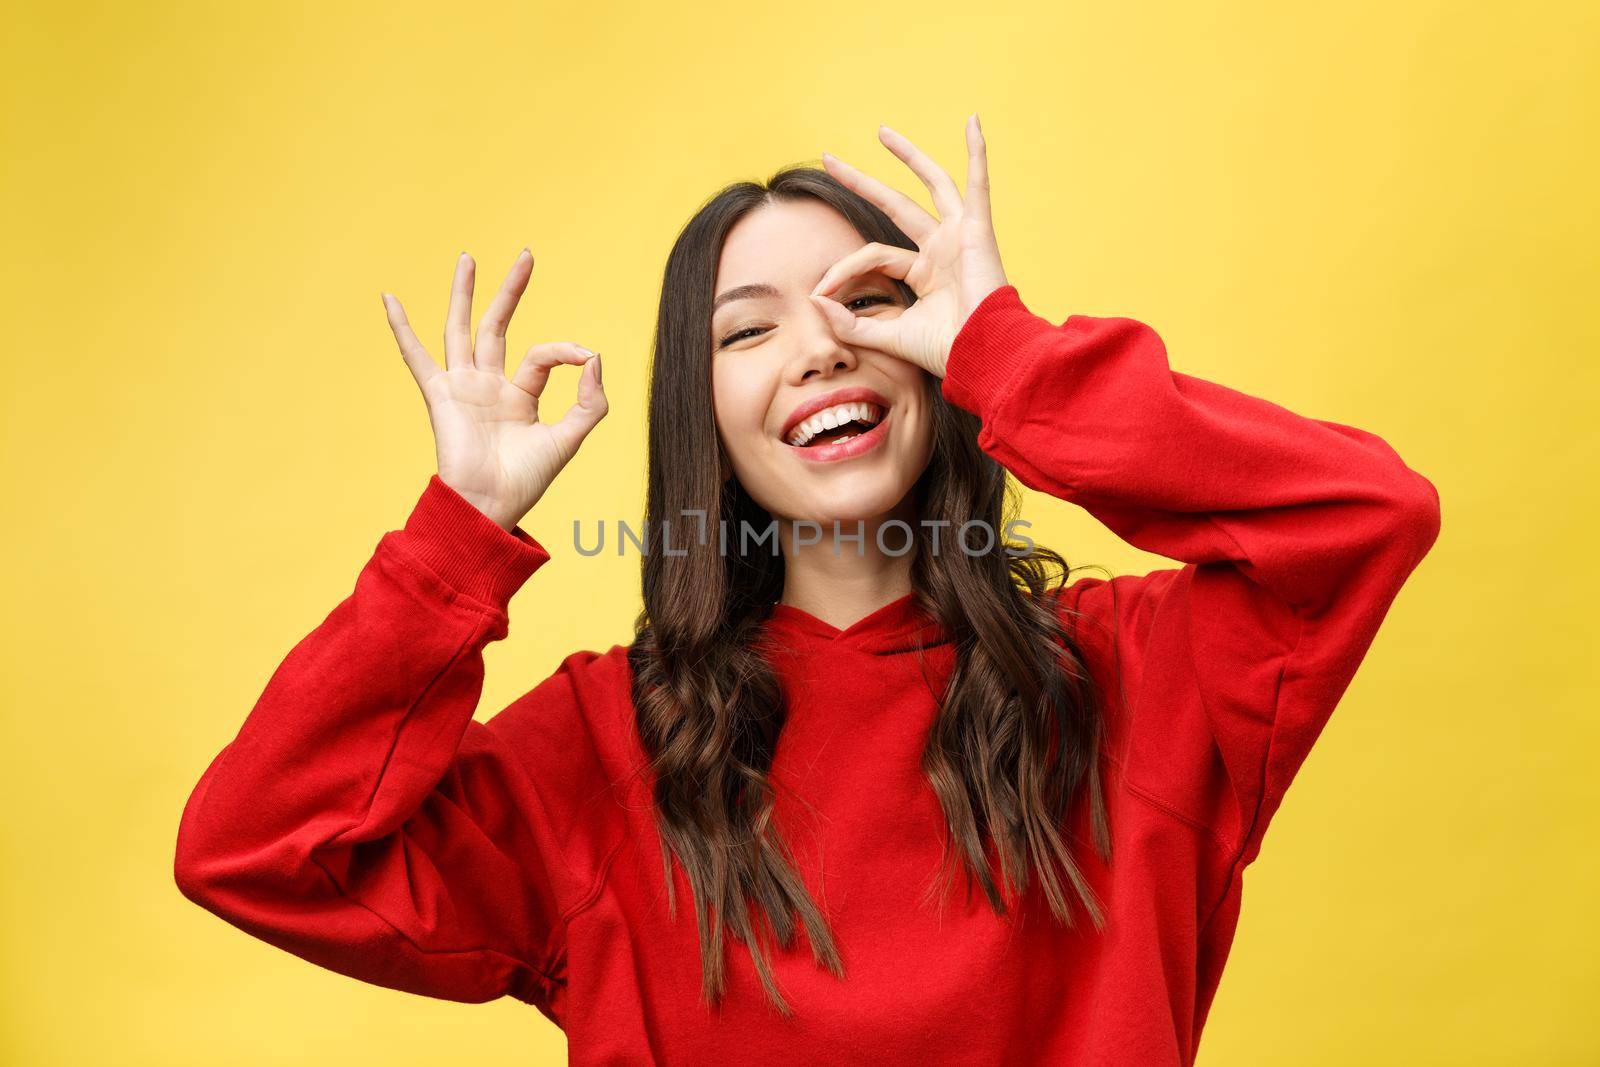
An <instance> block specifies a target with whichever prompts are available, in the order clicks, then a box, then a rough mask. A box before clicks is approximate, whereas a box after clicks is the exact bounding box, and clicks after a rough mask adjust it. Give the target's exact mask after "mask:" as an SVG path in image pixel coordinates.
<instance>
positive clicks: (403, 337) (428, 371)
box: [383, 293, 439, 388]
mask: <svg viewBox="0 0 1600 1067" xmlns="http://www.w3.org/2000/svg"><path fill="white" fill-rule="evenodd" d="M383 310H384V312H385V313H386V314H387V315H388V317H389V329H390V330H392V331H393V332H394V339H395V343H396V344H398V345H399V346H400V358H401V359H404V360H405V361H406V367H407V368H409V369H410V371H411V377H413V378H415V379H416V382H417V387H418V388H421V387H422V386H424V385H426V384H427V382H428V379H429V378H432V377H433V376H434V375H435V374H438V373H439V364H437V363H435V362H434V361H433V357H432V356H430V355H428V350H427V349H425V348H423V347H422V342H421V341H419V340H417V335H416V333H415V332H413V331H412V329H411V323H410V322H409V321H407V320H406V311H405V308H403V307H401V306H400V301H398V300H396V299H395V298H394V297H392V296H390V295H389V294H388V293H384V294H383Z"/></svg>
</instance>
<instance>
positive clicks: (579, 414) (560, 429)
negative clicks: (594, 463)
mask: <svg viewBox="0 0 1600 1067" xmlns="http://www.w3.org/2000/svg"><path fill="white" fill-rule="evenodd" d="M609 410H610V404H609V403H607V401H606V391H605V388H604V386H602V385H601V384H600V354H599V353H598V352H597V353H595V354H594V355H593V356H590V357H589V359H588V361H587V362H585V363H584V365H583V373H582V374H581V375H580V376H579V378H578V399H577V400H576V401H575V402H574V403H573V405H572V406H571V407H570V408H568V409H567V411H566V414H564V415H562V416H561V420H560V421H559V422H557V423H556V424H555V425H553V426H551V427H550V432H551V433H552V434H554V435H555V438H556V440H557V442H558V443H559V444H560V446H561V451H562V452H563V453H564V454H566V455H568V456H571V455H573V454H574V453H575V452H577V451H578V446H579V445H581V444H583V439H584V438H585V437H588V436H589V431H590V430H593V429H594V428H595V427H596V426H597V425H599V423H600V420H601V419H603V418H605V417H606V412H607V411H609Z"/></svg>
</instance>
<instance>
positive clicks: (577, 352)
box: [511, 341, 594, 400]
mask: <svg viewBox="0 0 1600 1067" xmlns="http://www.w3.org/2000/svg"><path fill="white" fill-rule="evenodd" d="M593 356H594V353H593V352H591V351H590V350H589V349H587V348H584V347H583V346H582V345H580V344H576V343H574V342H572V341H547V342H545V343H544V344H537V345H534V346H533V347H532V348H530V349H528V354H527V355H525V356H523V357H522V364H521V365H520V366H518V367H517V373H516V374H514V375H512V377H511V384H512V385H514V386H516V387H517V388H518V389H521V390H522V391H523V392H525V393H527V394H529V395H530V396H532V397H533V398H534V400H538V399H539V395H540V394H541V393H543V392H544V387H545V383H547V382H548V381H549V380H550V371H551V370H552V369H553V368H555V367H557V366H559V365H560V364H562V363H567V364H571V365H572V366H578V365H580V364H582V363H587V362H588V361H589V360H590V359H591V358H593Z"/></svg>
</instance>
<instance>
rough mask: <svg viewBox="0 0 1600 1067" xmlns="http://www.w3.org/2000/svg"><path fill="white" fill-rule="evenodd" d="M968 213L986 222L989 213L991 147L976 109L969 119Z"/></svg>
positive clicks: (988, 219) (989, 221)
mask: <svg viewBox="0 0 1600 1067" xmlns="http://www.w3.org/2000/svg"><path fill="white" fill-rule="evenodd" d="M966 205H967V214H968V215H970V216H971V217H973V218H975V219H981V220H982V221H983V222H985V223H992V220H991V218H990V215H989V149H988V146H987V145H986V144H985V142H984V140H983V127H982V126H980V125H979V124H978V113H977V112H976V111H974V112H973V113H972V117H971V118H970V119H968V120H967V200H966Z"/></svg>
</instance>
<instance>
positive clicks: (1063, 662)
mask: <svg viewBox="0 0 1600 1067" xmlns="http://www.w3.org/2000/svg"><path fill="white" fill-rule="evenodd" d="M806 197H809V198H812V199H815V200H819V201H821V202H822V203H824V204H827V205H828V206H830V207H832V208H834V209H835V210H836V211H838V212H839V213H840V214H841V215H843V216H844V217H845V219H846V220H848V221H849V222H850V223H851V225H853V226H854V227H855V229H856V231H857V232H858V233H860V235H861V236H862V238H863V239H864V240H866V241H880V242H883V243H885V244H892V245H898V246H900V247H903V248H915V247H916V244H915V242H913V241H912V240H911V239H910V238H908V237H907V236H906V235H905V234H904V233H902V232H901V231H900V229H899V227H897V226H895V224H894V223H893V222H891V221H890V220H889V218H888V217H887V216H886V215H885V214H884V213H883V212H882V211H880V210H879V209H878V208H877V207H875V206H874V205H872V204H871V203H869V202H868V201H866V200H865V199H863V198H862V197H860V196H858V195H857V194H855V193H854V192H852V191H850V190H849V189H847V188H845V187H844V186H843V185H841V184H840V183H839V182H837V181H836V180H834V178H833V177H832V176H830V175H829V174H827V172H825V171H822V170H817V169H814V168H810V167H790V168H786V169H784V170H781V171H779V172H778V173H777V174H775V175H773V176H772V177H771V178H770V179H768V180H767V181H766V182H765V183H764V184H763V183H757V182H738V183H735V184H733V185H730V186H728V187H727V188H725V189H723V190H722V191H721V192H719V193H717V194H716V195H715V196H714V197H712V198H711V199H710V200H708V201H707V202H706V203H705V204H704V206H702V207H701V208H700V210H699V211H697V212H696V213H695V215H694V217H693V218H691V219H690V220H689V222H688V224H687V225H686V226H685V227H684V229H683V231H682V233H681V234H680V235H679V236H678V239H677V241H676V242H675V243H674V245H673V248H672V251H671V254H670V255H669V256H668V258H667V265H666V273H665V278H664V280H663V283H662V287H661V305H660V311H659V317H658V320H657V325H656V336H655V351H654V356H653V363H652V369H651V378H650V401H649V407H650V426H649V440H650V444H649V476H648V486H649V487H648V497H647V502H646V512H645V530H646V533H645V538H644V549H645V550H644V553H643V560H644V563H643V586H644V589H643V592H644V608H643V610H642V611H641V612H640V614H639V618H638V622H637V624H636V631H637V632H636V638H635V640H634V642H633V645H632V647H631V648H630V649H629V662H630V665H631V668H632V675H633V690H632V695H633V703H634V708H635V711H636V715H637V723H638V731H639V735H640V739H641V741H642V743H643V745H644V749H645V752H646V753H647V754H648V755H649V757H650V761H651V762H650V770H651V771H652V772H653V775H654V779H655V785H654V801H655V815H656V823H657V826H658V828H659V830H660V836H661V849H662V862H663V864H664V866H665V869H666V881H667V901H668V907H669V909H670V910H671V911H672V913H673V914H676V904H675V901H674V894H673V871H672V861H673V858H674V857H676V858H677V860H678V862H679V863H680V864H681V865H682V867H683V870H684V873H685V875H686V876H687V878H688V882H689V885H690V887H691V889H692V892H693V896H694V905H695V916H696V920H697V927H698V931H699V938H700V950H701V979H702V982H701V988H702V994H703V995H704V997H705V999H706V1000H707V1001H709V1002H711V1003H713V1004H715V1003H717V1002H718V1001H720V999H721V997H722V995H723V992H724V985H725V963H724V960H725V956H724V952H725V948H726V944H725V942H726V937H727V935H729V934H731V935H732V936H733V937H734V938H737V939H738V940H740V941H742V942H744V944H745V945H746V946H747V948H748V949H749V951H750V954H751V957H752V959H753V961H754V964H755V968H756V971H757V973H758V975H759V976H760V979H761V983H762V985H763V987H764V988H765V989H766V992H767V995H768V996H769V997H770V998H771V1001H772V1003H773V1004H774V1005H775V1006H776V1007H777V1008H778V1009H779V1010H780V1011H782V1012H784V1013H785V1014H787V1013H788V1012H789V1011H790V1009H789V1006H788V1004H787V1003H786V1002H785V1001H784V999H783V997H782V995H781V994H780V993H779V991H778V989H777V985H776V983H775V982H774V981H773V977H772V970H771V966H770V963H769V960H768V955H767V953H768V948H767V945H766V940H767V933H766V932H759V933H758V926H759V921H760V918H761V917H764V918H765V921H766V923H767V924H768V925H769V926H770V935H771V937H773V938H775V939H776V941H777V942H778V944H780V945H782V946H783V947H784V948H788V947H790V946H791V945H792V944H793V941H794V935H795V932H796V930H797V921H798V925H799V926H803V927H804V928H805V933H806V938H807V940H808V941H809V942H810V944H811V949H812V954H813V956H814V957H815V958H816V961H817V962H818V963H819V964H820V965H821V966H823V967H826V968H827V969H828V970H830V971H831V972H833V973H834V974H835V975H837V976H839V977H841V978H842V977H843V976H844V966H843V963H842V962H841V960H840V958H839V952H838V949H837V948H836V946H835V945H834V942H833V937H832V935H831V933H830V931H829V928H828V923H827V922H826V920H825V919H824V918H823V916H822V914H821V913H820V911H819V910H818V908H817V906H816V904H815V902H814V901H813V900H812V899H811V895H810V893H809V892H808V891H807V890H806V887H805V885H804V883H803V882H802V880H801V878H800V876H799V874H798V872H797V871H796V869H795V866H794V863H793V857H792V854H791V853H790V852H789V850H788V848H787V846H786V845H785V843H784V841H783V838H782V835H781V833H780V832H779V827H778V826H777V825H776V824H775V822H774V819H773V813H774V804H773V800H774V794H773V788H772V785H771V783H770V782H769V780H768V771H769V770H770V769H771V766H772V759H773V754H774V751H775V749H776V746H777V741H778V734H779V731H780V730H781V729H782V727H783V722H784V718H785V715H786V710H787V709H786V708H785V706H784V699H783V693H782V691H781V689H780V687H779V684H778V680H777V678H776V676H775V674H774V672H773V669H772V667H771V665H770V664H769V663H768V662H767V660H766V659H765V658H764V656H763V655H762V654H761V653H760V652H759V651H758V650H757V648H756V647H755V642H756V638H757V637H758V636H759V633H760V629H761V625H762V623H763V622H764V621H765V619H766V618H767V616H768V614H769V613H770V611H771V609H772V606H773V604H774V603H775V602H776V601H777V600H778V598H779V597H780V596H781V594H782V592H783V559H782V557H781V555H779V554H777V553H775V552H772V551H770V550H765V549H760V548H758V549H757V550H756V551H753V552H750V553H748V554H741V553H740V552H738V551H733V550H731V549H730V550H729V551H726V552H724V551H722V550H721V548H720V546H719V540H720V538H719V537H718V535H717V533H716V531H718V530H719V529H720V527H719V526H718V523H719V521H724V520H725V521H726V522H727V523H728V524H729V525H728V529H729V530H730V531H738V530H739V529H740V525H739V524H740V523H741V522H749V523H750V524H751V527H752V528H753V529H756V530H763V529H765V528H766V526H767V524H768V522H769V521H770V516H769V515H768V514H767V512H766V511H765V510H764V509H763V508H762V507H761V506H760V505H759V504H757V503H756V502H755V501H754V500H753V499H752V498H751V497H750V496H749V495H748V494H747V493H746V492H745V491H744V489H743V487H742V486H741V485H740V484H739V481H738V478H737V477H728V478H727V479H726V480H724V478H723V468H722V459H721V446H720V444H719V441H718V437H717V431H716V424H715V421H714V418H713V407H712V397H711V355H712V338H711V302H712V298H713V295H714V294H713V287H714V286H715V284H716V277H717V266H718V263H719V261H720V258H721V254H722V246H723V242H724V240H725V239H726V237H727V235H728V232H729V230H731V229H732V227H733V225H734V224H735V223H736V222H738V221H739V220H740V219H741V218H743V217H744V216H745V215H746V214H748V213H749V212H750V211H752V210H754V209H756V208H758V207H760V206H762V205H764V204H768V203H771V202H774V201H785V200H796V199H800V198H806ZM897 284H899V287H900V291H901V295H902V296H903V297H904V298H905V299H906V301H907V302H908V303H909V302H911V301H913V300H915V299H916V295H915V294H914V293H913V292H912V291H911V290H910V288H909V287H907V286H905V285H904V284H903V283H897ZM927 387H928V394H929V401H930V405H931V411H932V419H933V428H934V448H933V455H932V458H931V459H930V461H929V463H928V466H927V468H926V470H925V471H924V472H923V474H922V475H921V477H920V478H919V479H918V481H917V484H916V486H915V487H914V489H913V494H914V500H915V503H916V506H917V514H918V516H919V517H920V518H921V519H924V520H946V521H948V522H949V523H950V525H949V526H948V527H946V528H947V529H950V530H955V529H958V528H959V527H960V526H961V524H963V523H966V522H969V521H985V522H987V523H988V524H989V529H991V530H994V531H996V532H997V538H998V536H999V535H998V531H1001V530H1003V529H1006V525H1005V522H1006V520H1008V519H1009V518H1010V517H1012V516H1014V515H1015V513H1016V504H1017V500H1016V498H1015V496H1014V495H1013V494H1012V493H1010V492H1009V491H1008V488H1007V481H1006V476H1005V471H1004V469H1003V468H1002V467H1001V466H1000V465H999V464H998V463H996V462H995V461H994V460H992V459H990V458H989V457H988V456H987V455H986V454H985V453H984V452H983V451H982V450H981V449H980V448H979V446H978V444H977V433H978V429H979V423H978V420H977V419H976V418H975V417H973V416H972V415H970V414H968V413H967V412H965V411H962V410H961V409H959V408H957V407H955V406H954V405H952V404H950V403H948V402H947V401H945V400H944V399H943V397H942V395H941V394H940V392H939V388H938V383H937V381H936V380H935V379H933V378H932V377H931V376H930V377H929V378H928V380H927ZM918 529H919V530H920V529H921V526H920V524H919V526H918ZM663 537H666V538H668V540H666V541H665V542H664V543H665V545H666V546H668V547H670V551H662V548H663V541H662V540H661V539H662V538H663ZM736 541H737V537H736V536H730V537H729V544H730V545H732V544H734V543H735V542H736ZM1019 547H1020V546H1015V545H1013V546H1012V548H1013V549H1014V550H1016V549H1018V548H1019ZM997 549H998V546H997ZM912 551H913V552H914V555H913V560H912V570H911V578H912V583H913V588H914V589H915V591H916V592H915V596H916V600H917V603H918V605H919V606H920V607H921V608H923V609H924V610H926V611H927V612H928V613H929V614H930V615H931V616H932V617H933V618H934V619H935V620H936V621H937V622H938V623H939V624H940V625H941V626H942V627H943V629H944V633H945V634H946V635H948V639H949V640H950V641H952V642H953V644H954V652H955V666H954V668H953V670H952V672H951V674H950V678H949V682H948V685H947V687H946V690H945V692H944V694H943V699H942V705H941V710H940V712H939V715H938V718H937V721H936V722H935V724H934V726H933V728H932V729H931V730H930V731H929V735H928V740H927V744H926V748H925V749H924V752H923V758H922V765H923V770H924V772H925V773H926V775H927V778H928V782H929V784H930V785H931V786H932V788H933V790H934V792H935V793H936V794H937V796H938V798H939V803H940V805H941V806H942V808H943V810H944V814H945V818H946V821H947V823H948V831H949V832H948V836H947V838H946V849H945V857H946V862H945V863H944V864H943V868H942V874H943V876H942V877H941V878H940V880H939V881H940V885H941V887H942V888H943V889H945V890H947V889H948V886H949V882H950V879H951V876H952V875H953V873H954V864H953V862H952V852H953V850H952V848H951V846H952V845H954V846H955V848H954V851H957V852H959V855H960V859H961V861H962V864H963V865H964V867H965V869H966V871H967V875H968V879H969V881H968V884H969V885H970V884H971V879H973V878H976V880H977V882H978V884H979V885H981V886H982V888H983V892H984V894H985V895H986V896H987V898H988V900H989V903H990V905H991V907H992V908H993V909H994V911H995V913H996V914H998V915H1001V916H1004V915H1006V914H1007V908H1008V905H1007V902H1006V899H1005V897H1004V893H1003V888H1002V886H1004V887H1006V888H1009V889H1010V890H1011V891H1012V892H1013V893H1015V894H1017V895H1019V896H1020V894H1021V893H1022V892H1023V891H1025V890H1026V889H1027V887H1028V884H1029V882H1030V879H1032V878H1037V880H1038V883H1039V885H1040V887H1041V888H1042V889H1043V891H1044V894H1045V896H1046V898H1047V899H1048V901H1049V905H1050V909H1051V911H1052V913H1053V914H1054V915H1055V916H1056V918H1057V919H1058V920H1059V921H1061V922H1063V923H1065V924H1067V925H1068V926H1071V925H1072V924H1073V918H1072V912H1071V909H1070V907H1069V904H1068V900H1067V895H1066V893H1065V892H1064V891H1063V887H1062V878H1061V874H1060V873H1058V871H1057V868H1058V867H1059V868H1060V871H1061V872H1063V873H1064V874H1065V878H1066V880H1067V881H1068V882H1070V883H1071V886H1072V889H1073V891H1074V892H1075V894H1076V896H1077V898H1078V899H1079V900H1080V901H1081V902H1082V904H1083V906H1084V908H1085V909H1086V910H1087V912H1088V914H1089V915H1090V917H1091V919H1092V920H1093V922H1094V924H1095V926H1096V928H1099V927H1101V926H1102V925H1103V923H1104V918H1103V916H1102V914H1101V911H1100V908H1099V905H1098V904H1097V902H1096V901H1095V899H1094V893H1093V890H1092V889H1091V888H1090V886H1089V885H1088V884H1087V882H1086V881H1085V880H1084V878H1083V876H1082V874H1081V872H1080V871H1079V869H1078V866H1077V864H1076V863H1075V862H1074V860H1073V857H1072V855H1071V852H1070V850H1069V849H1068V847H1067V845H1066V842H1065V841H1064V840H1063V833H1062V831H1063V828H1064V827H1065V826H1066V821H1067V818H1068V814H1069V812H1071V811H1075V810H1077V808H1076V806H1077V805H1078V804H1081V803H1088V804H1089V805H1090V815H1091V819H1092V825H1093V832H1094V837H1095V843H1096V846H1097V847H1098V849H1099V851H1100V854H1101V855H1102V856H1103V857H1104V858H1106V859H1108V860H1109V858H1110V850H1111V842H1110V833H1109V830H1108V828H1107V825H1106V811H1105V800H1104V796H1103V792H1102V789H1101V783H1100V775H1099V753H1100V748H1101V743H1102V739H1103V734H1102V729H1103V727H1102V719H1101V714H1100V708H1099V702H1098V698H1097V694H1096V692H1095V688H1094V686H1093V684H1092V682H1091V680H1090V676H1089V673H1088V671H1087V670H1086V669H1084V666H1083V661H1082V658H1081V656H1080V654H1079V649H1078V646H1077V645H1076V644H1075V643H1074V642H1073V640H1072V639H1071V637H1070V636H1069V635H1068V634H1067V633H1066V632H1065V630H1064V629H1063V627H1062V625H1061V623H1060V620H1059V617H1058V616H1057V614H1056V611H1055V610H1054V607H1053V604H1054V597H1053V595H1052V594H1053V593H1056V592H1059V589H1060V586H1061V585H1062V584H1063V583H1064V582H1065V579H1066V576H1067V574H1068V572H1069V568H1068V567H1067V565H1066V563H1065V561H1064V560H1063V559H1062V558H1061V556H1059V555H1058V554H1056V553H1055V552H1052V551H1050V550H1049V549H1046V548H1041V547H1038V546H1033V547H1031V548H1030V549H1028V551H1026V552H1025V553H1023V552H1020V551H1018V552H1016V554H1013V553H1010V552H1006V551H999V550H996V551H991V552H984V553H979V554H968V553H967V552H965V551H961V552H951V551H945V552H935V551H932V550H931V547H930V544H929V539H928V538H926V537H921V536H919V537H918V538H917V544H916V546H915V548H914V549H913V550H912ZM990 844H992V845H994V846H995V850H996V852H997V853H998V859H999V863H1000V878H999V883H998V884H997V881H996V879H995V877H994V876H993V874H992V872H991V864H990V860H989V857H988V854H987V849H988V847H989V845H990ZM758 913H759V914H758Z"/></svg>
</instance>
